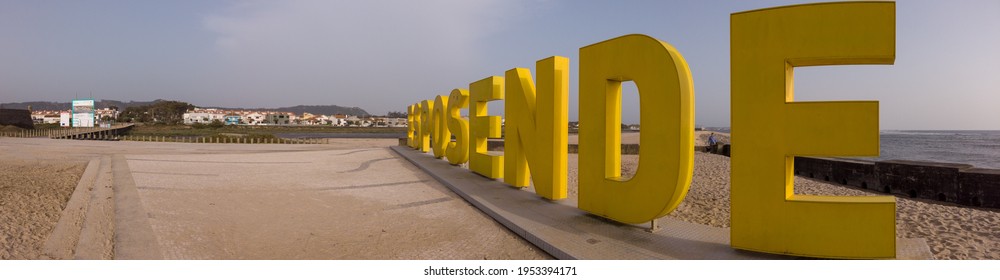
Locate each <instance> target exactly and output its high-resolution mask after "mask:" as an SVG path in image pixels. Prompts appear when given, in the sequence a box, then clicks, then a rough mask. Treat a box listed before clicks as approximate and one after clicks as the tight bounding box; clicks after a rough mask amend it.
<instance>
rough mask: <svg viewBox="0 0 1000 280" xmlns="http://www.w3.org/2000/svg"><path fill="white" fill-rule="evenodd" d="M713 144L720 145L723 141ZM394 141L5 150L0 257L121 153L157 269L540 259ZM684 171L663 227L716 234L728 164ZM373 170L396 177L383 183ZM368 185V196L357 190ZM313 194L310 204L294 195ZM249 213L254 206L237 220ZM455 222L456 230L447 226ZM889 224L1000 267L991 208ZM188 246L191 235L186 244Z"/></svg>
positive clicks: (629, 166) (920, 211)
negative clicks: (682, 224)
mask: <svg viewBox="0 0 1000 280" xmlns="http://www.w3.org/2000/svg"><path fill="white" fill-rule="evenodd" d="M709 133H710V132H709ZM716 135H717V136H718V137H719V138H720V139H721V140H722V141H724V142H728V135H725V134H719V133H717V134H716ZM707 137H708V133H707V132H699V133H697V134H696V142H697V143H696V145H698V143H703V142H705V140H706V139H707ZM571 138H572V137H571ZM11 142H14V143H11ZM623 142H624V143H628V142H638V133H627V134H624V135H623ZM41 144H44V145H48V146H44V145H41ZM395 144H396V140H395V139H378V140H371V139H339V140H338V141H335V142H334V143H332V144H329V145H221V144H220V145H211V144H178V143H139V142H118V143H116V142H100V141H67V140H48V139H45V140H34V139H17V140H14V141H5V142H4V143H3V145H0V152H3V153H4V154H5V158H4V160H3V161H0V222H2V224H3V225H4V227H3V228H2V229H0V259H35V258H38V257H39V254H40V250H41V248H42V246H43V244H44V243H45V240H46V239H47V238H48V236H49V233H50V232H51V231H52V229H53V226H54V225H55V224H56V223H57V221H59V218H60V217H59V215H60V212H61V211H62V209H63V207H65V205H66V202H67V200H68V199H69V197H70V194H71V193H72V192H73V189H74V187H75V186H76V184H77V181H78V180H79V178H80V176H81V174H82V173H83V170H84V168H85V165H86V160H87V159H90V158H93V157H94V156H96V155H100V154H105V153H106V154H110V153H117V154H126V155H127V156H126V157H125V158H123V160H124V161H126V162H128V165H129V166H130V172H132V173H133V175H132V176H133V177H134V178H135V182H136V185H138V193H139V194H140V196H141V197H142V198H143V202H142V203H143V205H145V206H144V207H145V209H144V210H143V211H144V212H147V213H148V214H147V215H148V217H149V218H148V220H149V224H151V229H152V231H153V232H154V233H155V234H156V235H157V236H158V237H157V238H158V239H157V240H159V243H160V245H161V248H162V249H161V250H162V251H163V257H164V258H179V259H200V258H209V259H233V258H264V259H269V258H278V259H297V258H307V259H323V258H353V259H395V258H415V259H438V258H445V259H483V258H486V259H493V258H500V259H539V258H541V259H545V258H550V256H547V255H546V254H545V253H543V252H541V251H540V250H539V249H538V248H536V247H534V246H532V245H531V244H529V243H527V242H526V241H524V240H523V239H521V238H519V237H517V236H516V235H514V234H513V233H511V232H510V231H508V230H506V229H505V228H503V227H502V226H500V225H499V224H497V223H496V222H494V221H492V220H490V219H489V217H487V216H485V215H484V214H482V213H480V212H479V211H477V210H476V209H475V208H472V206H470V205H468V204H467V203H465V202H464V201H463V200H462V199H461V198H459V197H457V196H456V195H455V194H454V193H450V191H448V190H447V189H446V188H444V187H443V186H441V185H439V184H437V183H436V181H434V180H433V179H432V178H430V177H429V176H427V175H426V174H423V173H422V171H420V170H417V169H416V168H415V167H413V166H410V165H409V163H406V162H405V161H402V160H397V159H392V160H389V159H390V158H393V155H392V154H391V153H388V152H385V151H382V150H381V149H383V148H385V147H387V146H392V145H395ZM373 149H374V150H373ZM638 159H639V157H638V156H637V155H624V156H622V170H623V176H626V177H629V176H631V175H632V174H634V172H635V169H636V166H637V164H638ZM237 160H242V161H251V162H257V161H261V162H262V161H266V160H276V161H281V162H298V161H303V162H310V163H312V166H314V167H309V168H305V167H306V165H298V167H295V168H293V169H288V171H283V172H282V173H273V172H271V171H270V170H269V169H267V168H265V169H259V170H258V169H254V168H257V167H252V166H249V165H247V166H246V168H251V169H250V170H257V171H253V172H251V173H249V174H246V175H241V176H233V175H231V174H230V175H226V174H228V173H226V172H227V171H225V170H223V169H217V168H216V167H212V166H214V165H212V164H211V162H220V161H237ZM577 161H578V157H577V155H576V154H570V155H569V164H570V166H569V174H568V175H569V198H568V199H571V200H575V199H576V197H577V181H576V177H577ZM694 161H695V162H694V163H695V168H694V176H693V180H692V186H691V188H690V191H689V193H688V195H687V197H686V198H685V200H684V202H683V203H681V204H680V206H679V207H678V209H677V210H676V211H674V212H673V213H671V214H670V215H669V217H673V218H677V219H680V220H683V221H688V222H693V223H698V224H703V225H709V226H713V227H718V228H727V227H728V226H729V170H730V161H729V158H728V157H725V156H720V155H714V154H707V153H700V152H696V153H695V159H694ZM197 162H205V163H204V164H196V163H197ZM316 165H326V166H330V167H329V168H326V169H328V170H331V171H334V170H340V169H343V170H342V171H336V172H333V173H328V174H326V175H320V174H324V173H322V172H320V170H322V169H323V168H316V167H315V166H316ZM337 166H343V167H337ZM303 168H305V169H303ZM330 168H332V169H330ZM382 170H397V171H399V172H396V173H390V174H386V173H382ZM289 172H290V173H289ZM317 172H319V173H317ZM343 172H349V173H354V174H353V175H351V176H350V177H344V176H346V175H349V174H347V173H343ZM373 172H374V173H373ZM184 174H187V175H184ZM211 174H218V175H211ZM279 174H282V175H279ZM309 174H313V175H309ZM364 174H370V175H376V174H380V175H378V176H377V178H376V177H366V178H375V179H364V178H360V177H356V176H359V175H364ZM183 176H187V177H183ZM275 176H279V178H275ZM281 176H285V177H281ZM317 176H318V177H317ZM215 177H218V179H216V178H215ZM281 178H285V179H281ZM232 180H242V181H246V184H248V185H247V186H246V187H241V186H239V185H225V183H224V182H229V181H232ZM269 180H280V181H281V182H287V183H286V184H285V185H280V186H278V187H279V188H278V189H276V190H266V191H262V190H261V189H260V188H264V187H267V186H269V185H270V184H272V183H268V182H271V181H269ZM372 180H375V181H378V182H375V181H372ZM203 181H207V182H216V181H218V182H217V184H223V185H218V186H229V187H227V188H226V189H227V191H220V190H217V189H214V187H210V188H207V189H204V190H203V191H201V193H202V195H199V196H190V195H189V194H191V193H197V192H198V191H197V189H190V186H191V184H193V183H195V182H203ZM382 181H385V182H384V183H380V182H382ZM275 182H277V181H275ZM404 183H405V184H404ZM394 184H403V185H400V186H407V187H406V188H394V189H396V191H393V192H385V190H386V189H381V188H382V187H380V186H382V185H386V186H391V185H394ZM367 185H372V187H360V186H367ZM795 185H796V192H797V193H799V194H814V195H882V194H881V193H875V192H870V191H865V190H860V189H856V188H852V187H847V186H840V185H835V184H830V183H826V182H820V181H815V180H811V179H808V178H802V177H796V182H795ZM282 189H287V193H283V192H282V191H280V190H282ZM329 190H337V191H334V192H331V191H329ZM316 191H318V192H316ZM311 192H316V195H308V196H302V195H300V194H306V193H311ZM247 205H258V207H265V209H256V210H251V211H248V210H249V208H246V207H247ZM178 207H181V208H178ZM399 207H410V208H413V210H410V211H409V212H410V213H414V214H415V215H413V216H410V215H399V214H400V213H401V212H399V211H396V210H394V209H399ZM175 208H176V209H178V210H173V209H175ZM267 209H272V210H267ZM348 209H352V210H351V211H347V210H348ZM273 211H284V212H287V213H284V212H273ZM345 211H347V212H345ZM248 213H255V214H252V215H250V216H248ZM309 213H327V214H324V215H320V216H311V214H309ZM289 215H290V216H289ZM290 217H291V219H290ZM323 217H326V218H323ZM262 220H263V221H269V223H275V224H276V225H281V227H280V228H281V229H280V230H276V229H274V228H271V227H266V226H264V227H262V226H261V225H260V221H262ZM455 221H462V222H461V223H460V225H457V224H452V225H449V223H454V222H455ZM896 224H897V236H898V237H900V238H924V239H926V240H927V243H928V245H929V247H930V249H931V251H932V253H933V254H934V257H935V258H937V259H1000V211H997V210H992V209H978V208H969V207H960V206H956V205H949V204H942V203H939V202H934V201H923V200H914V199H909V198H902V197H897V223H896ZM345 225H349V226H345ZM216 227H217V229H216ZM254 232H256V233H254ZM250 233H253V234H250ZM260 234H263V235H260ZM192 235H197V236H202V237H198V238H197V239H196V240H195V241H191V240H187V239H185V238H190V236H192ZM215 235H219V236H215ZM470 235H472V236H486V237H488V238H487V239H488V240H489V242H487V243H485V244H478V243H476V242H478V241H477V240H481V239H475V238H471V239H470V238H468V237H469V236H470ZM208 236H214V237H210V238H209V237H208ZM285 237H290V238H292V239H289V238H285ZM186 240H187V241H186ZM411 240H419V241H420V242H418V243H413V242H411ZM246 242H249V243H246ZM301 242H307V243H309V242H313V243H312V244H315V242H321V243H322V244H326V245H328V246H325V245H324V246H318V247H317V245H310V246H309V247H307V248H301V249H302V250H304V251H301V252H299V251H291V250H287V248H286V247H287V246H293V245H294V246H299V245H302V244H303V243H301ZM253 244H257V245H253ZM269 244H274V245H275V246H278V247H275V246H270V245H269ZM419 244H424V245H419ZM251 245H252V246H251ZM286 245H287V246H286ZM191 246H195V247H191ZM205 246H208V247H205ZM247 246H250V247H247ZM439 246H444V247H439ZM198 248H207V249H198ZM279 248H280V249H279ZM366 248H367V249H366ZM372 248H374V249H372ZM441 248H444V250H442V249H441ZM458 248H465V249H461V250H458ZM119 249H120V248H119ZM255 250H256V251H255ZM297 250H298V249H297Z"/></svg>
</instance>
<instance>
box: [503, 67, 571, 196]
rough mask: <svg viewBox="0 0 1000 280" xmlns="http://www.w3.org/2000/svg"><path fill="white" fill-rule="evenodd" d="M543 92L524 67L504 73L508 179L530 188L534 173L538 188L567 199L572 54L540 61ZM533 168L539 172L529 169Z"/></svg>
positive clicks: (545, 194)
mask: <svg viewBox="0 0 1000 280" xmlns="http://www.w3.org/2000/svg"><path fill="white" fill-rule="evenodd" d="M535 67H536V69H537V70H538V91H537V96H536V91H535V85H534V83H532V81H531V73H530V72H529V71H528V69H525V68H515V69H511V70H508V71H507V73H505V74H504V76H505V77H504V79H505V80H506V81H507V85H506V90H507V92H506V94H505V95H506V98H507V101H506V104H505V107H504V111H505V112H504V115H505V116H506V117H507V119H506V125H505V126H506V128H505V132H506V133H505V135H504V182H506V183H507V184H510V185H513V186H515V187H527V186H528V185H529V184H530V182H529V181H528V178H529V174H534V176H531V177H533V181H534V182H535V193H536V194H538V195H540V196H542V197H545V198H548V199H552V200H557V199H564V198H566V176H567V175H566V154H567V134H568V125H567V123H568V119H569V117H568V116H567V114H568V110H567V109H568V106H569V105H568V104H569V101H568V100H569V93H568V92H569V59H566V58H565V57H558V56H554V57H550V58H546V59H544V60H540V61H538V62H537V63H536V64H535ZM529 166H530V167H531V168H530V169H531V170H533V171H534V172H530V173H529Z"/></svg>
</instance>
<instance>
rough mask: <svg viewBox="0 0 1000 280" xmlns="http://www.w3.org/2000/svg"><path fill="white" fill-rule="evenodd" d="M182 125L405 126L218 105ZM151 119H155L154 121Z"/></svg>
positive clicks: (112, 113) (58, 118)
mask: <svg viewBox="0 0 1000 280" xmlns="http://www.w3.org/2000/svg"><path fill="white" fill-rule="evenodd" d="M72 115H73V114H72V112H71V111H70V110H62V111H52V110H43V111H31V119H32V121H33V122H34V123H36V124H57V123H58V124H59V126H62V127H70V126H71V123H72V122H71V119H72ZM120 116H121V111H119V110H118V108H101V109H96V110H94V123H98V124H107V123H111V122H115V121H119V120H120V118H119V117H120ZM181 118H182V120H183V124H186V125H197V124H205V125H208V124H212V123H217V124H222V125H326V126H340V127H406V125H407V123H406V117H405V116H404V117H375V116H354V115H344V114H333V115H321V114H312V113H308V112H303V113H302V114H295V113H292V112H278V111H260V110H224V109H218V108H194V109H190V110H187V111H186V112H184V113H183V115H182V117H181ZM153 121H154V122H155V121H157V120H155V119H154V120H153Z"/></svg>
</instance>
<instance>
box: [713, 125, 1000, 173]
mask: <svg viewBox="0 0 1000 280" xmlns="http://www.w3.org/2000/svg"><path fill="white" fill-rule="evenodd" d="M706 129H708V130H713V131H719V132H725V133H729V128H728V127H713V128H706ZM879 144H880V147H879V148H880V149H879V150H880V151H879V154H880V156H879V157H865V158H861V157H859V159H869V160H894V159H899V160H917V161H933V162H947V163H962V164H970V165H972V166H973V167H977V168H990V169H1000V130H883V131H880V132H879Z"/></svg>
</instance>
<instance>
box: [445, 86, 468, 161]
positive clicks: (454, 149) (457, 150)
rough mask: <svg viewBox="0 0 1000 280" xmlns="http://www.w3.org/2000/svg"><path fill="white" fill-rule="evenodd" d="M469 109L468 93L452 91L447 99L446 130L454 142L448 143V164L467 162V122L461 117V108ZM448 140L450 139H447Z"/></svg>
mask: <svg viewBox="0 0 1000 280" xmlns="http://www.w3.org/2000/svg"><path fill="white" fill-rule="evenodd" d="M468 107H469V91H468V90H465V89H458V88H456V89H453V90H452V91H451V96H449V97H448V112H447V115H448V130H449V131H451V133H453V134H455V141H454V142H449V143H448V151H447V154H448V163H451V164H452V165H459V164H463V163H465V162H468V161H469V121H468V120H466V119H465V118H463V117H462V108H468ZM449 140H450V139H449Z"/></svg>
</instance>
